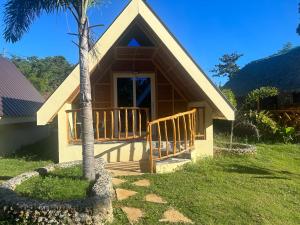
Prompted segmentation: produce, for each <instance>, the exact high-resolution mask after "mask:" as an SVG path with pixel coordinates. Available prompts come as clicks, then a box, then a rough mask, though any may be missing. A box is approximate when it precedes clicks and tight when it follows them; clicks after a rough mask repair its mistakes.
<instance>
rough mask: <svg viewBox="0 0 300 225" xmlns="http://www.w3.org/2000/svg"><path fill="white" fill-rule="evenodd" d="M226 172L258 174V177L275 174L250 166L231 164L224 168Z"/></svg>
mask: <svg viewBox="0 0 300 225" xmlns="http://www.w3.org/2000/svg"><path fill="white" fill-rule="evenodd" d="M224 171H225V172H229V173H241V174H258V175H272V174H273V172H271V171H270V170H268V169H264V168H259V167H254V166H253V167H250V166H244V165H239V164H230V165H228V166H226V168H224Z"/></svg>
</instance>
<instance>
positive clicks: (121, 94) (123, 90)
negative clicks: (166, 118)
mask: <svg viewBox="0 0 300 225" xmlns="http://www.w3.org/2000/svg"><path fill="white" fill-rule="evenodd" d="M153 89H154V76H153V75H143V74H136V75H133V74H129V75H128V74H119V75H115V106H116V107H138V108H147V109H149V119H151V118H154V112H155V109H154V107H155V104H154V99H155V98H154V90H153ZM124 114H125V113H124V112H122V114H121V118H122V119H121V120H122V121H121V124H122V126H121V130H122V132H124V127H125V120H124V118H125V115H124ZM127 116H128V123H129V124H132V122H134V123H135V124H136V121H132V118H135V120H137V119H138V118H137V115H134V117H133V115H132V111H128V115H127ZM141 120H142V121H141V122H142V130H143V131H145V130H146V120H147V118H146V115H145V114H142V117H141ZM128 131H129V132H132V126H128Z"/></svg>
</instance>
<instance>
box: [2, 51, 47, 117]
mask: <svg viewBox="0 0 300 225" xmlns="http://www.w3.org/2000/svg"><path fill="white" fill-rule="evenodd" d="M43 102H44V98H43V97H42V96H41V94H40V93H39V92H38V91H37V90H36V89H35V88H34V87H33V85H32V84H31V83H30V82H29V81H28V80H27V79H26V77H25V76H24V75H23V74H22V73H21V72H19V70H18V69H17V68H16V66H15V65H14V64H13V63H12V62H10V61H9V60H7V59H5V58H3V57H1V56H0V117H28V116H35V115H36V112H37V110H38V109H39V108H40V107H41V106H42V104H43Z"/></svg>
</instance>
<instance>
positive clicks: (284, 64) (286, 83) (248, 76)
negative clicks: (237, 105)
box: [225, 47, 300, 96]
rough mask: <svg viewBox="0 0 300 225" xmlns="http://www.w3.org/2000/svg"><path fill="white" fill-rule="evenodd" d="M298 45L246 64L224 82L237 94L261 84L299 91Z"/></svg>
mask: <svg viewBox="0 0 300 225" xmlns="http://www.w3.org/2000/svg"><path fill="white" fill-rule="evenodd" d="M299 62H300V47H297V48H293V49H291V50H289V51H288V52H286V53H284V54H277V55H273V56H271V57H267V58H264V59H261V60H256V61H253V62H251V63H249V64H247V65H246V66H245V67H244V68H242V69H241V70H240V72H239V73H238V74H237V75H236V76H235V77H234V78H232V79H231V80H230V81H228V82H227V83H226V84H225V88H230V89H232V91H233V92H234V93H235V94H236V95H237V96H245V95H247V94H248V92H250V91H251V90H253V89H256V88H259V87H261V86H274V87H277V88H279V89H280V90H281V91H285V92H300V66H299Z"/></svg>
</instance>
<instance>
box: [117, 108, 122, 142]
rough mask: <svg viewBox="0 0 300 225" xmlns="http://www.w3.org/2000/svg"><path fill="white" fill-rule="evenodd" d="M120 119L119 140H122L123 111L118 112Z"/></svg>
mask: <svg viewBox="0 0 300 225" xmlns="http://www.w3.org/2000/svg"><path fill="white" fill-rule="evenodd" d="M118 114H119V115H118V117H119V129H118V130H119V132H118V133H119V140H120V139H121V132H122V121H121V110H118Z"/></svg>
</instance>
